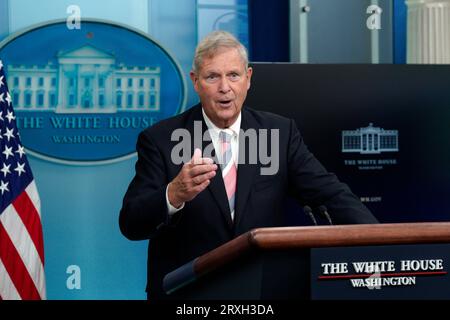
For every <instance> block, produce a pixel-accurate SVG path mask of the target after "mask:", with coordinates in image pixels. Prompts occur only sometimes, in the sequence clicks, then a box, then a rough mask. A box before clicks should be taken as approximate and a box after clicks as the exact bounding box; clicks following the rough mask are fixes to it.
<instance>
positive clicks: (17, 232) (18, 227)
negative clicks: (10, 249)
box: [0, 205, 45, 296]
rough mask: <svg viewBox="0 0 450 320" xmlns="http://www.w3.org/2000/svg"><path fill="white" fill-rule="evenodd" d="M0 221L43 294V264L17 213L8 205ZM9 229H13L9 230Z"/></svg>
mask: <svg viewBox="0 0 450 320" xmlns="http://www.w3.org/2000/svg"><path fill="white" fill-rule="evenodd" d="M0 221H1V222H2V223H3V226H4V227H5V231H6V233H7V234H8V235H9V239H10V240H11V242H12V243H13V245H14V246H15V247H16V250H17V253H18V254H19V256H20V258H21V259H22V262H23V264H24V265H25V268H26V269H27V270H28V273H29V275H30V276H31V279H32V281H33V282H34V284H35V286H36V288H37V289H38V290H39V292H40V293H41V294H40V295H41V296H45V284H44V268H43V264H42V262H41V260H40V258H39V254H38V252H37V250H36V247H35V246H34V244H33V242H32V240H31V237H30V235H29V234H28V231H27V230H26V228H25V226H24V224H23V222H22V219H21V218H20V217H19V214H18V213H17V211H16V210H15V209H14V207H13V206H11V205H10V206H9V207H7V208H6V210H5V211H4V212H3V214H2V216H1V217H0ZM11 230H14V231H13V232H11Z"/></svg>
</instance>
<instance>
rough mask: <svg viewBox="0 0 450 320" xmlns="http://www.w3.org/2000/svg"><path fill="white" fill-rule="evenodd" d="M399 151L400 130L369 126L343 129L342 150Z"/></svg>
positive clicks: (372, 152)
mask: <svg viewBox="0 0 450 320" xmlns="http://www.w3.org/2000/svg"><path fill="white" fill-rule="evenodd" d="M397 151H398V131H397V130H384V129H382V128H379V127H374V126H373V124H372V123H370V124H369V126H368V127H365V128H360V129H357V130H344V131H342V152H359V153H361V154H376V153H382V152H397Z"/></svg>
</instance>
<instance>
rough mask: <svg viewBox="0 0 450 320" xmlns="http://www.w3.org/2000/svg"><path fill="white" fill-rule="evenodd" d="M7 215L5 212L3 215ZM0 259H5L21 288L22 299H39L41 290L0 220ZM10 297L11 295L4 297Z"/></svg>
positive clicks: (13, 278) (15, 282)
mask: <svg viewBox="0 0 450 320" xmlns="http://www.w3.org/2000/svg"><path fill="white" fill-rule="evenodd" d="M5 215H7V213H6V212H3V214H2V215H1V217H2V218H3V217H4V216H5ZM0 259H1V260H2V261H3V263H4V266H5V269H6V272H7V273H9V276H10V277H11V280H12V282H13V283H14V285H15V287H16V288H17V287H18V288H21V290H20V292H19V294H20V297H21V299H35V300H36V299H39V298H40V297H39V292H38V291H37V289H36V287H35V285H34V283H33V280H32V279H31V277H30V274H29V273H28V270H27V268H26V267H25V265H24V264H23V261H22V259H21V258H20V256H19V254H18V252H17V251H16V248H15V247H14V244H13V243H12V241H11V239H10V238H9V235H8V233H7V232H6V230H5V228H4V226H3V223H2V222H1V221H0ZM2 286H3V284H2ZM4 298H5V299H10V297H8V296H7V297H4Z"/></svg>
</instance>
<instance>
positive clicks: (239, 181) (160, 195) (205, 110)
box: [119, 31, 377, 299]
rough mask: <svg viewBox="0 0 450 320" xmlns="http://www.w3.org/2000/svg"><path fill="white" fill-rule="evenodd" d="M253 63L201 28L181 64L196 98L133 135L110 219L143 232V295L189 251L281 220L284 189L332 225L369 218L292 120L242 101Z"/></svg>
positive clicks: (134, 235) (234, 43)
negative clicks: (127, 178)
mask: <svg viewBox="0 0 450 320" xmlns="http://www.w3.org/2000/svg"><path fill="white" fill-rule="evenodd" d="M252 72H253V70H252V68H250V67H249V66H248V57H247V51H246V49H245V47H244V46H243V45H242V44H241V43H240V42H239V41H238V40H237V39H236V38H234V37H233V36H232V35H231V34H229V33H227V32H223V31H217V32H213V33H211V34H209V35H208V36H207V37H206V38H205V39H203V40H202V41H201V42H200V43H199V45H198V46H197V48H196V51H195V56H194V62H193V67H192V71H191V73H190V77H191V80H192V83H193V85H194V88H195V91H196V92H197V93H198V96H199V98H200V103H199V104H198V105H195V106H193V107H192V108H190V109H189V110H187V111H186V112H184V113H182V114H180V115H177V116H175V117H173V118H170V119H166V120H163V121H160V122H159V123H157V124H155V125H153V126H152V127H149V128H147V129H145V130H144V131H143V132H141V134H140V135H139V138H138V141H137V153H138V160H137V162H136V174H135V176H134V178H133V180H132V181H131V183H130V185H129V187H128V190H127V192H126V194H125V197H124V199H123V206H122V209H121V211H120V218H119V224H120V229H121V231H122V233H123V234H124V235H125V236H126V237H127V238H128V239H130V240H144V239H151V241H150V244H149V250H148V283H147V293H148V297H149V298H152V299H153V298H159V299H162V298H167V297H168V296H167V295H166V294H165V293H164V291H163V289H162V280H163V278H164V276H165V275H166V274H167V273H169V272H171V271H173V270H174V269H176V268H178V267H180V266H181V265H183V264H185V263H187V262H189V261H191V260H192V259H194V258H196V257H198V256H200V255H202V254H204V253H206V252H208V251H210V250H212V249H214V248H216V247H218V246H220V245H222V244H224V243H226V242H228V241H230V240H231V239H233V238H235V237H236V236H238V235H240V234H242V233H245V232H247V231H249V230H251V229H253V228H260V227H277V226H284V225H286V214H285V212H284V210H283V208H284V206H283V205H284V202H285V199H286V197H288V196H292V197H294V198H296V199H297V200H298V201H299V203H300V204H302V205H308V206H311V207H313V208H314V207H318V206H320V205H325V206H326V208H327V209H328V212H329V214H330V216H331V219H332V220H333V223H335V224H354V223H358V224H360V223H376V222H377V220H376V219H375V217H374V216H373V215H372V214H371V213H370V211H369V210H368V209H367V208H366V207H365V206H364V205H363V204H362V203H361V202H360V200H359V199H358V198H357V197H356V196H355V195H354V194H353V193H352V192H351V191H350V189H349V188H348V186H347V185H345V184H343V183H341V182H340V181H339V180H338V178H337V177H336V176H335V175H334V174H332V173H329V172H327V171H326V169H325V168H324V167H323V166H322V165H321V164H320V163H319V161H318V160H317V159H316V158H315V157H314V156H313V155H312V154H311V153H310V152H309V151H308V149H307V147H306V145H305V143H304V141H303V139H302V136H301V134H300V132H299V131H298V129H297V127H296V124H295V122H294V121H293V120H291V119H287V118H284V117H281V116H278V115H275V114H271V113H267V112H260V111H257V110H255V109H252V108H250V107H248V106H244V101H245V98H246V96H247V90H248V89H249V88H250V80H251V76H252ZM276 80H281V81H282V79H274V85H275V84H278V83H277V81H276ZM281 85H282V84H281ZM268 94H270V93H268Z"/></svg>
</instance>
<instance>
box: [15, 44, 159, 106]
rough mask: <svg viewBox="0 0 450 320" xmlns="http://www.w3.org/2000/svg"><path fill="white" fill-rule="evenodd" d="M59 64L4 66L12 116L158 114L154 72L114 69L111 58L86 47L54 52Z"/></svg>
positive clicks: (147, 69)
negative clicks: (19, 113)
mask: <svg viewBox="0 0 450 320" xmlns="http://www.w3.org/2000/svg"><path fill="white" fill-rule="evenodd" d="M57 61H58V64H57V65H56V66H55V65H53V64H52V63H51V62H50V63H48V64H47V65H46V66H23V65H21V66H16V65H9V66H8V84H9V87H10V91H11V95H12V99H13V103H14V108H15V110H17V111H53V112H56V113H114V112H120V111H126V112H130V111H137V112H138V111H159V109H160V79H161V70H160V68H159V67H154V68H151V67H129V66H125V65H124V64H119V65H117V64H116V59H115V57H114V55H112V54H110V53H108V52H106V51H103V50H99V49H97V48H95V47H93V46H91V45H85V46H82V47H80V48H77V49H75V50H71V51H66V52H58V54H57Z"/></svg>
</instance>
